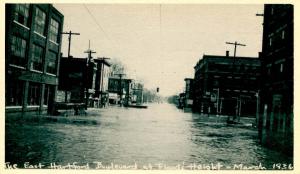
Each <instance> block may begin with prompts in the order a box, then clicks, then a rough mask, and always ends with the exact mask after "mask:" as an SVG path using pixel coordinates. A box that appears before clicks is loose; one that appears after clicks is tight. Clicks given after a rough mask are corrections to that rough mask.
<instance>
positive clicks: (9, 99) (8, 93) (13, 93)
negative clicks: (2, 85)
mask: <svg viewBox="0 0 300 174" xmlns="http://www.w3.org/2000/svg"><path fill="white" fill-rule="evenodd" d="M23 84H24V83H23V81H21V80H13V79H10V80H8V81H7V83H6V90H5V105H6V106H22V99H23Z"/></svg>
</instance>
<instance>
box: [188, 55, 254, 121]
mask: <svg viewBox="0 0 300 174" xmlns="http://www.w3.org/2000/svg"><path fill="white" fill-rule="evenodd" d="M194 68H195V77H194V94H193V96H194V98H193V101H194V102H193V110H194V111H196V112H201V113H214V114H222V115H233V116H236V115H239V116H254V115H255V113H256V96H255V94H256V93H257V92H258V89H259V76H260V60H259V59H258V58H250V57H236V58H234V57H231V56H229V52H227V54H226V56H214V55H204V56H203V58H202V59H200V60H199V62H198V63H197V65H196V66H195V67H194Z"/></svg>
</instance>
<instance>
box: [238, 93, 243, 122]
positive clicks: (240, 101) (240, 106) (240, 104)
mask: <svg viewBox="0 0 300 174" xmlns="http://www.w3.org/2000/svg"><path fill="white" fill-rule="evenodd" d="M241 110H242V97H241V96H240V99H239V115H238V121H240V118H241Z"/></svg>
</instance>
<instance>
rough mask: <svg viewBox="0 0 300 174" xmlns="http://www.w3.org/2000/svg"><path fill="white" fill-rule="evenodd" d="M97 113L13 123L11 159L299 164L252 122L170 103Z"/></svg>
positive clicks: (49, 163)
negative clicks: (270, 144) (263, 140)
mask: <svg viewBox="0 0 300 174" xmlns="http://www.w3.org/2000/svg"><path fill="white" fill-rule="evenodd" d="M91 113H92V114H91V115H89V116H87V117H85V116H79V117H80V118H88V119H93V120H96V121H97V122H98V124H76V123H72V124H66V123H58V122H46V123H45V122H43V123H22V124H20V123H7V124H6V136H5V140H6V141H5V145H6V147H5V148H6V150H5V152H6V154H5V161H6V162H9V164H17V166H18V167H20V168H24V167H39V166H34V165H38V164H41V165H42V166H41V167H42V168H51V167H52V168H53V167H57V166H59V165H61V166H60V167H66V166H68V163H70V164H74V165H73V167H74V166H76V165H77V167H78V166H81V167H82V168H84V167H87V168H89V169H124V168H126V167H127V169H136V168H138V169H216V168H214V167H216V166H217V165H219V167H220V168H219V169H258V168H255V167H257V166H258V167H259V168H260V169H262V168H264V167H265V168H266V169H273V167H274V166H275V167H276V166H277V167H278V166H279V167H281V168H282V166H284V165H285V164H287V166H290V167H291V166H292V163H293V159H292V158H290V157H286V156H285V155H284V154H280V153H278V152H275V151H272V150H270V149H267V148H264V147H262V146H261V145H260V144H259V143H258V139H257V130H255V129H254V128H252V127H235V126H228V125H227V124H226V123H224V121H220V120H218V119H216V118H214V119H213V117H209V118H208V117H207V116H204V115H198V114H192V113H184V112H183V111H182V110H178V109H177V108H176V107H175V106H173V105H170V104H149V107H148V109H136V108H122V107H118V106H110V107H108V108H104V109H93V110H92V111H91ZM26 162H28V163H26ZM278 163H280V164H278ZM7 164H8V163H7ZM24 164H25V165H24ZM99 164H100V165H99ZM274 164H275V165H274ZM289 164H291V165H289ZM220 165H221V166H220ZM235 165H238V166H235ZM7 166H9V165H7ZM7 166H6V167H7ZM68 167H69V168H70V169H72V166H71V167H70V165H69V166H68ZM97 167H98V168H97ZM121 167H123V168H121ZM131 167H132V168H131ZM243 167H244V168H243ZM247 167H249V168H247ZM66 168H67V167H66Z"/></svg>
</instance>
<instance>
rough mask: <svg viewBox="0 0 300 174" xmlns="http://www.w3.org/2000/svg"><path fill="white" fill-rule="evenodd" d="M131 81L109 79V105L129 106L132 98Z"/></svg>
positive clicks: (117, 78)
mask: <svg viewBox="0 0 300 174" xmlns="http://www.w3.org/2000/svg"><path fill="white" fill-rule="evenodd" d="M131 82H132V79H123V78H122V79H121V78H119V77H109V80H108V92H109V100H110V103H120V102H121V103H123V104H125V105H126V104H129V102H130V101H131V97H132V85H131Z"/></svg>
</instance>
